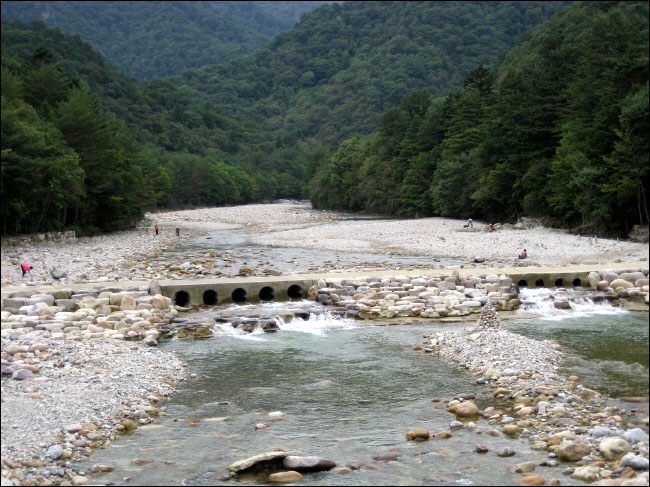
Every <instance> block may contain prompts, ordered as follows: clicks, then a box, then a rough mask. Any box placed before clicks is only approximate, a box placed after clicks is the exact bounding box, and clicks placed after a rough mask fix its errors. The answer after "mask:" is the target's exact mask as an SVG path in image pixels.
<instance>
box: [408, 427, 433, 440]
mask: <svg viewBox="0 0 650 487" xmlns="http://www.w3.org/2000/svg"><path fill="white" fill-rule="evenodd" d="M430 436H431V435H430V434H429V430H427V429H424V428H413V429H412V430H409V431H407V432H406V439H407V440H408V441H414V440H420V441H421V440H428V439H429V437H430Z"/></svg>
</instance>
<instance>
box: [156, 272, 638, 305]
mask: <svg viewBox="0 0 650 487" xmlns="http://www.w3.org/2000/svg"><path fill="white" fill-rule="evenodd" d="M647 266H648V263H647V262H634V263H630V262H627V263H614V264H592V265H590V264H584V265H568V266H553V267H549V266H546V267H504V268H498V269H483V268H475V267H472V268H466V269H458V271H459V274H460V276H461V277H462V276H466V275H470V274H473V275H488V274H505V275H507V276H508V277H510V278H512V281H513V283H515V284H517V285H518V286H519V287H520V288H521V287H548V288H551V287H569V288H570V287H575V286H584V287H588V286H589V282H588V276H589V273H590V272H592V271H596V272H597V271H599V270H604V269H613V270H619V271H620V270H621V269H634V270H636V269H641V268H644V267H647ZM451 272H452V270H450V269H424V270H415V271H386V270H385V271H372V272H341V273H323V274H295V275H288V276H278V277H241V278H228V279H187V280H161V281H158V283H159V284H160V292H161V294H163V295H164V296H167V297H169V298H171V299H172V300H173V301H174V303H175V304H177V305H179V306H188V305H202V304H207V305H217V304H219V305H220V304H230V303H239V304H241V303H247V302H260V301H288V300H291V299H302V298H305V297H306V296H307V292H308V291H309V288H310V287H311V286H313V285H315V284H317V283H318V281H319V280H320V279H336V278H338V279H355V278H358V277H365V276H375V277H391V276H409V277H419V276H440V277H443V278H444V277H446V276H449V275H450V274H451Z"/></svg>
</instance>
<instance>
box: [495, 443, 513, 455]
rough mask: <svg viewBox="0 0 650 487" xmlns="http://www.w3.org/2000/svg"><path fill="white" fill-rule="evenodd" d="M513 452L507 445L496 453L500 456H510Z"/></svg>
mask: <svg viewBox="0 0 650 487" xmlns="http://www.w3.org/2000/svg"><path fill="white" fill-rule="evenodd" d="M514 454H515V450H514V449H512V448H510V447H509V446H507V447H505V448H504V449H503V450H501V451H500V452H499V453H497V455H499V456H500V457H511V456H513V455H514Z"/></svg>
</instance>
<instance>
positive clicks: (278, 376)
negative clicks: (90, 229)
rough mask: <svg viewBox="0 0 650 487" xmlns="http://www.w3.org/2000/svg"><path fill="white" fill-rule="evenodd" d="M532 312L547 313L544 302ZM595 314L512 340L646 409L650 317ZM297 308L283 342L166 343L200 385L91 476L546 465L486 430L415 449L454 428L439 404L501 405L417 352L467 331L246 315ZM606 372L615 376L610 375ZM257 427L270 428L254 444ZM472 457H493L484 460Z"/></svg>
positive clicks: (395, 475)
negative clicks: (286, 462)
mask: <svg viewBox="0 0 650 487" xmlns="http://www.w3.org/2000/svg"><path fill="white" fill-rule="evenodd" d="M524 297H526V296H524ZM527 299H528V302H529V303H531V302H532V303H534V302H538V303H539V305H540V306H541V307H543V306H544V304H543V302H544V300H545V299H546V296H545V295H543V294H540V295H538V296H536V297H530V296H529V297H528V298H527ZM535 300H536V301H535ZM578 304H580V303H578ZM583 304H584V303H583ZM584 305H585V306H587V304H584ZM534 306H535V305H529V308H530V307H534ZM588 306H591V311H590V312H587V309H586V308H585V309H583V312H584V313H583V314H582V315H581V316H575V315H574V316H571V315H569V314H568V313H566V312H563V313H558V312H555V311H551V310H549V313H551V314H550V315H549V316H547V317H546V319H526V320H523V319H515V320H510V321H506V322H505V326H507V327H508V328H509V329H510V330H512V331H515V332H517V333H522V334H524V335H528V336H532V337H534V338H540V339H546V338H554V339H556V340H558V341H560V342H561V343H562V344H563V345H564V347H565V350H566V351H567V352H568V356H569V360H568V361H567V364H566V365H565V368H566V371H567V373H569V372H570V373H575V374H576V375H579V376H580V377H581V378H584V379H585V380H584V381H581V383H584V384H585V385H586V386H589V387H594V388H596V389H599V390H604V391H605V392H611V393H612V394H615V393H620V394H621V395H647V393H648V382H647V378H648V317H647V314H638V315H637V314H634V313H626V312H620V311H618V310H615V309H614V308H610V307H608V306H605V305H594V304H593V303H592V304H591V305H588ZM295 307H302V308H303V309H304V308H308V309H311V310H312V311H313V313H314V314H312V316H311V318H310V319H309V320H307V321H303V320H294V321H292V322H290V323H284V322H282V321H280V328H281V329H280V331H279V332H277V333H271V334H268V333H261V332H260V333H253V334H250V335H242V334H239V333H240V332H239V331H238V330H236V329H232V327H230V325H228V324H220V325H217V327H215V332H216V333H217V334H218V335H220V336H219V337H217V338H213V339H208V340H201V341H198V340H197V341H191V340H190V341H183V340H172V341H168V342H162V344H161V345H162V347H163V348H165V349H166V350H175V351H176V352H178V353H179V354H180V355H181V356H182V357H183V358H184V359H185V360H186V361H187V362H188V363H189V364H190V370H191V371H192V372H193V373H195V374H197V377H196V378H195V379H191V380H189V381H187V382H185V383H184V384H183V385H182V386H181V387H180V389H179V391H178V394H176V395H175V396H174V397H172V398H171V399H170V400H169V401H168V402H167V403H166V405H167V407H168V408H169V416H165V417H160V418H158V419H157V420H156V423H155V424H153V425H148V426H145V427H141V428H139V429H138V430H137V433H136V434H134V435H132V436H128V437H123V438H121V439H120V440H119V441H117V442H116V443H115V444H114V445H113V446H111V447H110V448H108V449H106V450H103V451H98V452H96V453H95V454H93V457H92V460H91V461H92V462H93V463H105V464H110V465H115V466H116V467H117V468H116V469H115V471H114V472H112V473H110V474H105V475H103V476H101V477H99V479H101V480H99V481H101V482H107V483H115V484H118V485H225V484H238V485H239V484H241V485H264V484H267V482H265V475H266V474H264V475H259V476H256V475H239V476H237V477H235V478H234V479H233V480H220V479H221V478H222V477H223V476H224V475H226V474H227V471H226V469H225V467H226V466H227V465H228V464H230V463H231V462H233V461H235V460H239V459H243V458H247V457H249V456H252V455H255V454H258V453H262V452H266V451H269V450H272V449H274V448H282V449H297V450H299V451H301V452H302V453H303V454H305V455H317V456H322V457H324V458H329V459H332V460H334V461H336V462H337V463H339V464H343V465H345V464H354V463H363V462H369V465H370V466H369V467H368V468H376V469H377V470H367V469H363V468H362V469H360V470H356V471H354V472H353V473H351V474H347V475H336V474H329V473H326V472H322V473H315V474H307V477H306V478H305V480H303V481H302V482H304V483H306V484H308V485H501V484H512V483H513V482H514V479H516V478H517V477H519V475H516V474H512V473H510V472H509V468H510V467H511V466H512V465H515V464H517V463H521V462H523V461H528V460H533V461H536V462H538V463H539V462H541V461H543V460H544V459H546V456H545V454H544V453H542V452H537V451H533V450H531V449H530V447H529V445H528V442H527V441H526V440H517V439H508V438H504V437H502V436H501V437H492V436H490V435H488V434H487V433H488V432H489V431H490V430H493V429H494V430H497V429H498V428H493V427H492V426H489V425H487V424H486V423H485V422H484V421H481V422H479V429H480V430H482V434H478V433H476V432H472V431H469V430H459V431H455V432H454V436H453V437H452V438H449V439H446V440H442V441H429V442H424V443H416V442H407V441H406V440H405V437H404V435H405V433H406V431H408V430H409V429H411V428H415V427H424V428H427V429H429V431H430V432H431V433H432V434H435V433H437V432H439V431H442V430H444V429H448V428H449V422H450V421H451V420H453V419H454V418H453V416H452V415H450V414H449V413H447V412H446V411H445V410H444V409H437V408H436V407H435V406H436V405H437V404H438V403H435V402H432V401H431V400H432V399H434V398H443V399H444V398H451V397H453V396H454V395H456V394H459V393H468V392H471V393H475V394H477V398H476V402H477V403H478V405H479V407H483V406H485V405H487V404H488V401H489V400H490V399H491V392H490V389H489V388H488V387H486V386H479V385H476V383H475V378H474V377H473V376H471V375H469V374H468V373H467V372H466V371H465V370H463V369H462V368H459V367H457V366H455V365H452V364H449V363H446V362H444V361H442V360H440V359H438V358H436V357H432V356H429V355H422V354H421V353H419V352H416V351H413V350H412V346H413V345H414V344H419V343H422V337H423V335H427V334H429V333H431V332H433V331H434V330H440V329H448V328H452V327H459V326H465V325H466V324H440V323H429V324H413V325H396V326H368V325H365V324H364V323H363V322H354V321H350V320H345V319H337V318H334V317H331V316H329V315H328V314H327V313H326V311H325V310H324V309H321V310H320V311H319V310H318V309H316V308H314V304H313V303H308V302H306V301H303V302H300V303H291V304H290V303H284V304H281V303H274V304H260V305H247V306H242V307H240V309H241V311H242V312H243V313H259V312H260V311H262V312H267V313H268V314H275V313H277V312H278V311H281V310H282V309H284V308H287V310H291V309H292V308H295ZM213 312H214V311H211V310H208V311H204V312H202V314H203V315H205V316H209V315H210V313H213ZM195 316H196V315H195ZM637 344H638V346H637ZM612 363H616V364H617V365H616V366H613V365H611V364H612ZM620 364H623V365H620ZM625 365H627V366H629V367H632V368H631V369H629V370H627V375H625V374H624V378H623V380H621V381H620V383H618V382H617V379H616V374H617V373H618V372H617V370H619V367H623V368H624V366H625ZM603 368H606V369H607V368H609V369H611V373H610V372H607V373H604V372H602V369H603ZM644 374H645V375H644ZM644 381H645V382H644ZM644 383H645V386H644V385H643V384H644ZM274 411H281V412H282V413H283V414H284V418H283V419H282V420H272V419H271V418H270V417H269V416H268V413H269V412H274ZM188 420H190V421H188ZM258 423H264V424H266V425H268V426H269V427H268V428H267V429H260V430H256V429H255V425H256V424H258ZM476 443H481V444H483V445H485V446H487V447H488V448H489V449H490V452H489V453H488V454H485V455H480V454H477V453H474V452H473V449H474V445H475V444H476ZM504 446H512V447H513V448H514V449H515V450H516V451H517V455H516V456H515V457H513V458H510V459H501V458H498V457H497V456H496V454H495V452H496V451H498V450H500V449H502V448H503V447H504ZM377 455H395V456H396V461H391V462H388V463H385V462H375V461H373V459H372V457H373V456H377ZM495 460H497V462H495ZM562 468H563V467H543V471H541V472H540V473H541V474H542V475H545V476H546V477H547V478H551V477H557V478H562V483H563V484H564V485H570V484H572V483H573V484H578V483H579V482H575V481H572V480H571V479H569V478H568V477H566V476H562V475H561V469H562Z"/></svg>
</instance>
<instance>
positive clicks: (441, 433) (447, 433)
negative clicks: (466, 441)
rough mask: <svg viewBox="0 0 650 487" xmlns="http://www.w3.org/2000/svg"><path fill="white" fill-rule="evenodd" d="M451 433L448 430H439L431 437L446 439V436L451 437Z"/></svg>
mask: <svg viewBox="0 0 650 487" xmlns="http://www.w3.org/2000/svg"><path fill="white" fill-rule="evenodd" d="M451 437H452V434H451V432H449V431H441V432H440V433H438V434H437V435H436V436H434V437H433V438H432V439H434V440H446V439H447V438H451Z"/></svg>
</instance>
